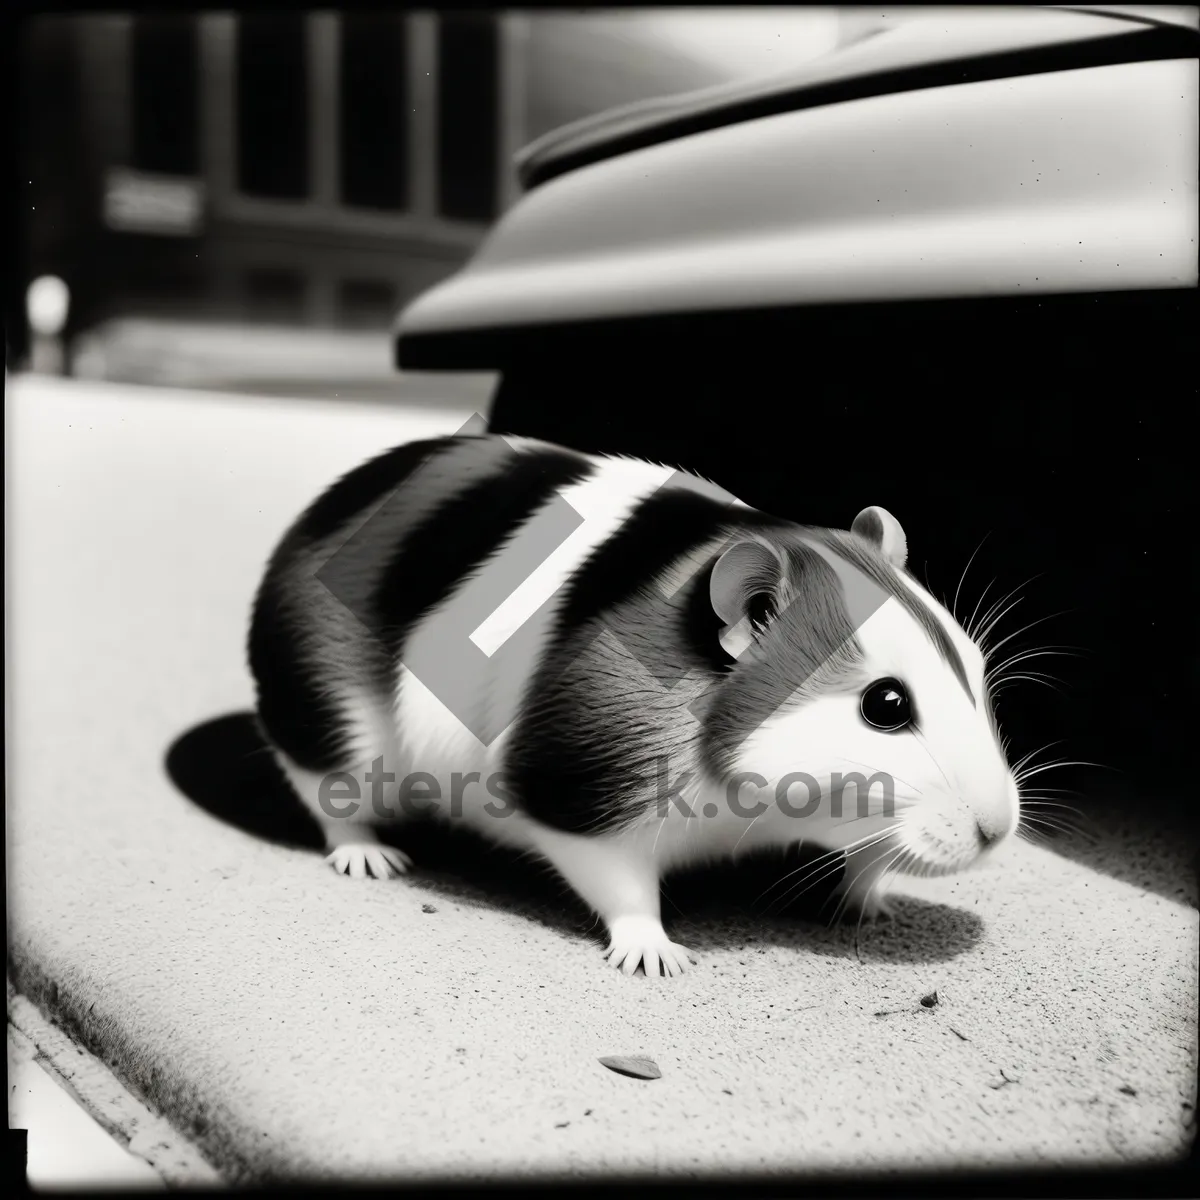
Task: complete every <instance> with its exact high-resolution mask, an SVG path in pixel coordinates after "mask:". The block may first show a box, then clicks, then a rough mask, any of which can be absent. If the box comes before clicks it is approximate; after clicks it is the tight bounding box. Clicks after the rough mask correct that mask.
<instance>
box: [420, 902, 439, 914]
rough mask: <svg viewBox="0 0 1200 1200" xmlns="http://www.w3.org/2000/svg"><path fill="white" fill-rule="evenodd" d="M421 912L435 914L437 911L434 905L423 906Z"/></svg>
mask: <svg viewBox="0 0 1200 1200" xmlns="http://www.w3.org/2000/svg"><path fill="white" fill-rule="evenodd" d="M421 911H422V912H423V913H435V912H437V909H436V908H434V907H433V905H432V904H422V905H421Z"/></svg>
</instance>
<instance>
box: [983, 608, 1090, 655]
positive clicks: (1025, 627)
mask: <svg viewBox="0 0 1200 1200" xmlns="http://www.w3.org/2000/svg"><path fill="white" fill-rule="evenodd" d="M1074 611H1075V610H1074V609H1072V608H1064V609H1062V610H1061V611H1059V612H1056V613H1051V614H1050V615H1049V616H1046V617H1038V618H1037V620H1035V621H1030V622H1029V624H1028V625H1022V626H1021V628H1020V629H1017V630H1014V631H1013V632H1012V633H1010V634H1009V635H1008V637H1006V638H1001V639H1000V641H998V642H997V643H996V644H995V645H994V646H989V647H988V650H987V654H988V656H991V655H993V654H995V653H996V651H997V650H999V649H1000V647H1001V646H1007V645H1008V643H1009V642H1011V641H1012V640H1013V638H1015V637H1020V636H1021V634H1023V633H1028V632H1029V631H1030V630H1031V629H1033V628H1035V627H1036V626H1038V625H1043V624H1045V623H1046V622H1047V621H1053V620H1054V619H1055V618H1057V617H1065V616H1067V615H1068V614H1069V613H1072V612H1074Z"/></svg>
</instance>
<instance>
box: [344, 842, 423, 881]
mask: <svg viewBox="0 0 1200 1200" xmlns="http://www.w3.org/2000/svg"><path fill="white" fill-rule="evenodd" d="M325 861H326V862H327V863H328V864H329V865H330V866H331V867H332V868H333V869H334V870H335V871H336V872H337V873H338V874H339V875H349V876H350V878H351V879H395V878H396V876H398V875H406V874H408V869H409V867H411V866H412V859H411V858H409V857H408V855H407V854H405V853H404V851H403V850H397V849H396V848H395V847H394V846H380V845H378V844H377V843H375V842H351V843H349V844H347V845H344V846H335V847H334V849H333V851H332V852H331V853H330V854H328V855H326V857H325Z"/></svg>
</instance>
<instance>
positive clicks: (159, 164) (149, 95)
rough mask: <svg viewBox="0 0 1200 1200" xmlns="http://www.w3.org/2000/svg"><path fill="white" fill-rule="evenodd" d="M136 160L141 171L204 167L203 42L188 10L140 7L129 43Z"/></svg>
mask: <svg viewBox="0 0 1200 1200" xmlns="http://www.w3.org/2000/svg"><path fill="white" fill-rule="evenodd" d="M130 55H131V59H132V61H131V64H130V65H131V98H130V118H131V121H132V130H131V132H132V140H133V163H132V165H133V166H135V167H138V168H140V169H141V170H143V171H161V172H163V173H164V174H168V175H195V174H198V173H199V170H200V104H199V95H200V92H199V81H200V47H199V37H198V34H197V29H196V22H195V18H194V17H192V16H191V15H190V14H183V15H176V14H174V13H170V14H166V15H163V14H150V13H139V14H137V15H136V16H135V17H134V20H133V30H132V38H131V46H130Z"/></svg>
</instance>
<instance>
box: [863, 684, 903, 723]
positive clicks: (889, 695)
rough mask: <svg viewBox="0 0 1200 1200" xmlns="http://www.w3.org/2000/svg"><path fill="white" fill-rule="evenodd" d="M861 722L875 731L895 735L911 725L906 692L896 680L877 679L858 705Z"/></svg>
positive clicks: (864, 693)
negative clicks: (864, 722)
mask: <svg viewBox="0 0 1200 1200" xmlns="http://www.w3.org/2000/svg"><path fill="white" fill-rule="evenodd" d="M858 709H859V712H861V713H862V717H863V720H864V721H866V723H867V724H868V725H871V726H873V727H874V728H875V729H882V730H884V731H885V732H887V733H897V732H899V731H900V730H901V729H905V728H907V727H908V726H909V725H911V724H912V719H913V714H912V704H911V703H910V701H909V699H908V690H907V689H906V688H905V686H904V684H902V683H901V682H900V680H898V679H877V680H876V681H875V682H874V683H873V684H871V686H870V687H869V688H867V690H866V691H865V692H863V694H862V699H861V700H860V701H859V704H858Z"/></svg>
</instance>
